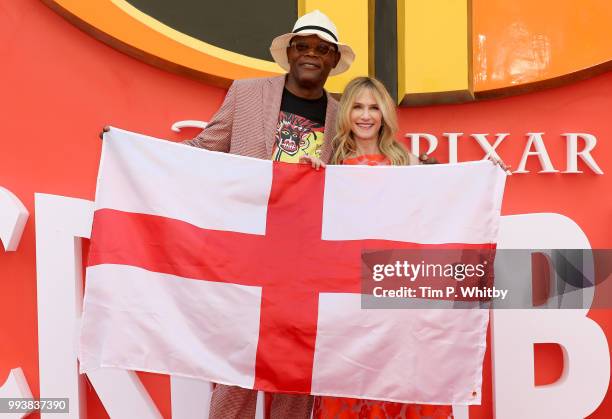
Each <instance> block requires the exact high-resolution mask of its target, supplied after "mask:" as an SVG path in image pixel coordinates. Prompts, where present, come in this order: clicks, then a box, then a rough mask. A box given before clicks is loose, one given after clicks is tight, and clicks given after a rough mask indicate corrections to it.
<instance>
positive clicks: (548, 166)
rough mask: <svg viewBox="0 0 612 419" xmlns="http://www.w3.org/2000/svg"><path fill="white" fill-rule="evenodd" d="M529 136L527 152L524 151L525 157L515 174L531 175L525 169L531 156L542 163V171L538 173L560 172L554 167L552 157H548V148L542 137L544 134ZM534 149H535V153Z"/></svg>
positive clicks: (522, 158)
mask: <svg viewBox="0 0 612 419" xmlns="http://www.w3.org/2000/svg"><path fill="white" fill-rule="evenodd" d="M527 135H528V136H529V139H528V140H527V144H526V145H525V150H524V151H523V156H522V157H521V161H520V163H519V165H518V168H517V169H516V170H515V171H514V173H529V170H527V169H525V166H527V159H528V158H529V157H531V156H537V157H538V160H539V161H540V166H541V167H542V170H540V171H539V172H538V173H555V172H558V170H556V169H555V168H554V167H553V164H552V162H551V161H550V157H549V156H548V151H547V150H546V146H545V145H544V140H543V139H542V135H544V133H543V132H530V133H528V134H527ZM532 148H534V150H533V151H532Z"/></svg>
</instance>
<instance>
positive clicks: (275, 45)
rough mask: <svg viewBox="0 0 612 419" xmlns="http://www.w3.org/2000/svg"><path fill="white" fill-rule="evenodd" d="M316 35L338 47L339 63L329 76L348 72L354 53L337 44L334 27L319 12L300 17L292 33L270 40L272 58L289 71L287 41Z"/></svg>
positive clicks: (347, 47) (346, 46)
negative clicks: (296, 37) (297, 37)
mask: <svg viewBox="0 0 612 419" xmlns="http://www.w3.org/2000/svg"><path fill="white" fill-rule="evenodd" d="M308 35H317V36H318V37H319V38H321V39H322V40H324V41H326V42H330V43H332V44H334V45H337V46H338V51H340V61H338V65H336V67H335V68H333V69H332V70H331V71H330V72H329V75H330V76H333V75H336V74H340V73H343V72H345V71H346V70H348V68H349V67H350V66H351V64H352V63H353V61H354V60H355V53H354V52H353V50H352V49H351V47H349V46H348V45H345V44H341V43H340V42H338V31H337V30H336V25H334V23H333V22H332V21H331V20H330V19H329V18H328V17H327V16H326V15H325V14H323V13H321V12H320V11H319V10H314V11H312V12H310V13H306V14H305V15H304V16H302V17H300V18H299V19H298V20H297V21H296V22H295V25H294V26H293V31H292V32H289V33H286V34H283V35H280V36H277V37H276V38H274V39H273V40H272V44H271V45H270V53H271V54H272V58H274V61H276V63H277V64H278V65H280V66H281V67H282V68H283V70H285V71H289V62H288V60H287V47H288V46H289V41H291V38H293V37H295V36H308Z"/></svg>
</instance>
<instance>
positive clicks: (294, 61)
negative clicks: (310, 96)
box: [287, 35, 340, 85]
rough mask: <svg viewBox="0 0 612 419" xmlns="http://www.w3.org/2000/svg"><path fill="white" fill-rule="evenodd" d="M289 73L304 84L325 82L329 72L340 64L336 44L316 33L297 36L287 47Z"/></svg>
mask: <svg viewBox="0 0 612 419" xmlns="http://www.w3.org/2000/svg"><path fill="white" fill-rule="evenodd" d="M287 58H288V60H289V67H290V68H289V73H290V74H291V75H292V76H293V77H294V78H295V80H296V81H297V82H298V83H299V84H302V85H319V84H325V81H326V80H327V76H328V75H329V72H330V71H331V70H332V68H334V67H335V66H336V64H338V61H339V60H340V53H339V52H338V51H337V48H336V45H334V44H332V43H330V42H326V41H324V40H322V39H321V38H319V37H318V36H316V35H308V36H295V37H294V38H293V39H292V40H291V42H290V43H289V47H288V48H287Z"/></svg>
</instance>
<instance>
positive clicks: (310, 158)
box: [300, 156, 325, 170]
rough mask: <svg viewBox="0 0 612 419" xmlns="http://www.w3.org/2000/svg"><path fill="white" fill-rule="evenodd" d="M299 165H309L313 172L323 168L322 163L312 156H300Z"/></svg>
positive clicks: (323, 164)
mask: <svg viewBox="0 0 612 419" xmlns="http://www.w3.org/2000/svg"><path fill="white" fill-rule="evenodd" d="M300 163H302V164H309V165H311V166H312V168H313V169H315V170H319V168H321V167H323V168H325V163H323V161H322V160H321V159H319V158H317V157H313V156H302V157H300Z"/></svg>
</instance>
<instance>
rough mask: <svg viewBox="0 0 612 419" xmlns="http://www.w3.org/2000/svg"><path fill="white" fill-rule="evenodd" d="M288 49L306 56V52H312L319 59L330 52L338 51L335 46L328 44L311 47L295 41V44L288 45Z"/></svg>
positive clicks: (305, 43)
mask: <svg viewBox="0 0 612 419" xmlns="http://www.w3.org/2000/svg"><path fill="white" fill-rule="evenodd" d="M289 48H293V49H294V50H295V52H297V53H298V54H306V53H307V52H308V51H310V50H312V51H313V52H314V54H315V55H317V56H319V57H325V56H326V55H328V54H329V53H330V52H331V51H333V52H337V51H338V49H337V48H336V47H335V46H333V45H330V44H324V43H322V42H321V43H319V44H317V45H315V46H313V47H311V46H310V44H309V43H308V42H304V41H295V42H292V43H291V45H289Z"/></svg>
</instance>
